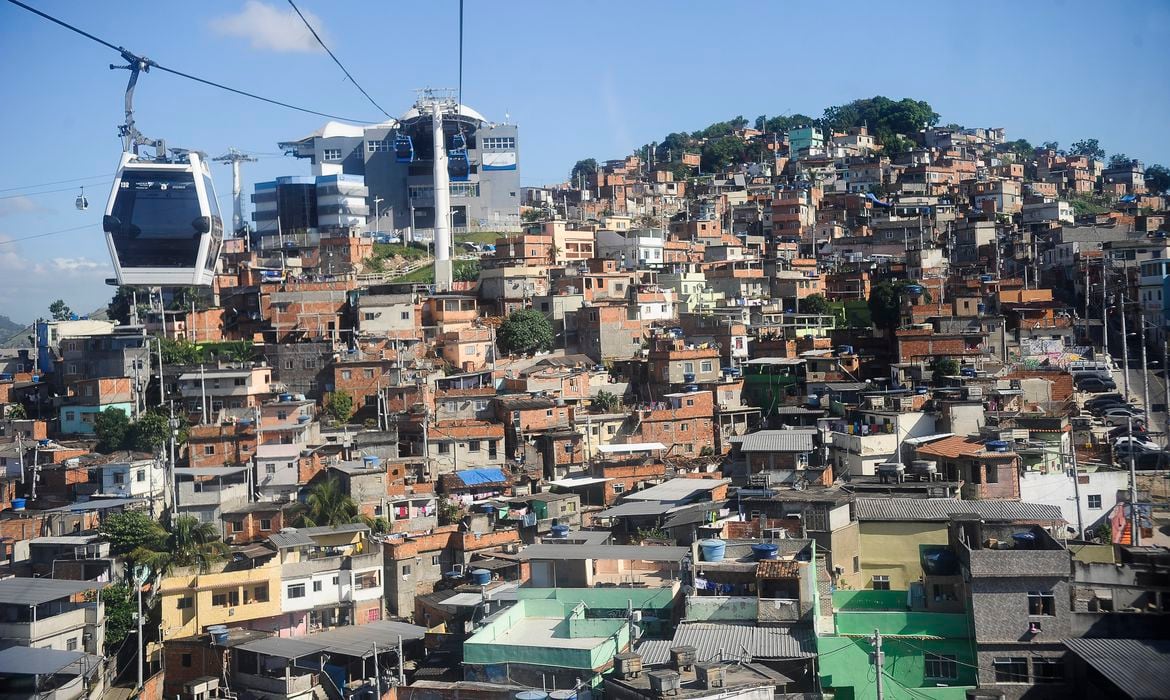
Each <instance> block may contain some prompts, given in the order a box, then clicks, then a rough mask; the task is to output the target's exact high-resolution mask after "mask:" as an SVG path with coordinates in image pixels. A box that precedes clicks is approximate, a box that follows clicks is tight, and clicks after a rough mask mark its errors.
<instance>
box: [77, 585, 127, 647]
mask: <svg viewBox="0 0 1170 700" xmlns="http://www.w3.org/2000/svg"><path fill="white" fill-rule="evenodd" d="M99 598H100V599H101V601H102V602H103V603H105V609H106V635H105V637H106V649H105V650H106V652H107V653H108V652H111V651H113V652H114V654H115V656H116V655H117V651H115V650H117V649H120V648H121V646H122V642H124V641H125V640H126V637H127V636H128V635H129V634H130V631H131V630H132V629H134V627H135V626H136V625H137V624H138V615H137V613H136V608H137V604H136V594H135V591H134V588H133V587H132V586H130V585H127V584H125V583H112V584H110V585H108V586H106V587H105V588H103V589H101V591H100V592H99V591H89V592H87V593H86V594H85V599H86V600H87V601H90V602H93V601H95V600H98V599H99Z"/></svg>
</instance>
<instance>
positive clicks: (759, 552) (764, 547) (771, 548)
mask: <svg viewBox="0 0 1170 700" xmlns="http://www.w3.org/2000/svg"><path fill="white" fill-rule="evenodd" d="M752 554H754V555H755V557H756V559H758V560H759V561H767V560H769V559H775V558H776V557H777V556H779V554H780V548H779V547H778V546H776V545H774V544H768V543H766V542H762V543H759V544H753V545H752Z"/></svg>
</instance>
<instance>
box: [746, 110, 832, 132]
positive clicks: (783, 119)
mask: <svg viewBox="0 0 1170 700" xmlns="http://www.w3.org/2000/svg"><path fill="white" fill-rule="evenodd" d="M816 123H817V120H816V119H813V118H812V117H810V116H808V115H806V114H788V115H783V114H782V115H780V116H779V117H772V118H771V119H769V120H768V121H767V122H766V123H765V124H764V125H763V126H761V125H760V118H759V117H757V118H756V128H757V129H760V130H761V131H768V132H781V133H783V132H787V131H788V130H790V129H799V128H801V127H804V126H812V125H814V124H816Z"/></svg>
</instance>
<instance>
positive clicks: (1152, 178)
mask: <svg viewBox="0 0 1170 700" xmlns="http://www.w3.org/2000/svg"><path fill="white" fill-rule="evenodd" d="M1146 189H1148V190H1149V191H1150V192H1153V193H1154V194H1166V192H1167V191H1170V168H1167V167H1166V166H1165V165H1151V166H1150V167H1148V168H1146Z"/></svg>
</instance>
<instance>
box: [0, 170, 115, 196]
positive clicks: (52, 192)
mask: <svg viewBox="0 0 1170 700" xmlns="http://www.w3.org/2000/svg"><path fill="white" fill-rule="evenodd" d="M102 177H109V175H102ZM111 182H113V180H107V181H106V182H97V183H91V184H90V187H101V186H103V185H108V184H110V183H111ZM76 189H77V188H76V187H62V188H61V189H58V190H41V191H40V192H18V193H16V194H6V195H3V196H0V200H5V199H20V198H22V197H36V196H37V195H42V194H56V193H58V192H72V191H74V190H76Z"/></svg>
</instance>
